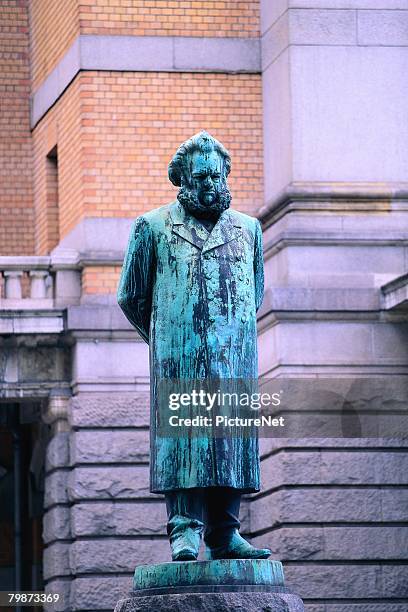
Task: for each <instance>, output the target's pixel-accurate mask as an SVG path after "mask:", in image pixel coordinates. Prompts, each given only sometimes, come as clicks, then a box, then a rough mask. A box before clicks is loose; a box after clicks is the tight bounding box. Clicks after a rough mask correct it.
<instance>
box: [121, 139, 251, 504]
mask: <svg viewBox="0 0 408 612" xmlns="http://www.w3.org/2000/svg"><path fill="white" fill-rule="evenodd" d="M195 139H196V141H194V142H198V145H197V146H196V147H195V149H194V152H193V153H191V154H189V153H188V152H187V153H186V151H188V150H189V149H188V146H187V147H186V143H185V144H184V145H182V147H180V149H179V151H178V153H177V154H176V156H175V157H174V159H173V161H172V163H171V164H170V168H169V176H170V179H171V180H172V182H173V183H174V184H176V185H178V186H181V189H180V192H179V195H178V201H176V202H173V203H171V204H168V205H166V206H162V207H161V208H158V209H156V210H153V211H150V212H148V213H146V214H144V215H142V216H141V217H139V218H138V219H136V221H135V223H134V225H133V228H132V232H131V236H130V240H129V246H128V249H127V253H126V256H125V260H124V264H123V271H122V276H121V279H120V284H119V289H118V302H119V304H120V306H121V308H122V309H123V311H124V313H125V315H126V316H127V318H128V319H129V321H130V322H131V323H132V325H134V327H135V328H136V329H137V330H138V332H139V333H140V335H141V336H142V338H143V339H144V340H145V341H146V342H148V343H149V347H150V374H151V430H150V431H151V490H152V491H153V492H157V493H159V492H165V491H170V490H175V489H185V488H191V487H209V486H223V487H234V488H237V489H240V490H242V491H243V492H244V491H246V492H252V491H258V490H259V488H260V479H259V452H258V439H257V437H256V436H255V435H254V436H253V437H248V436H245V435H244V434H243V435H242V437H239V436H236V437H233V438H216V437H213V436H208V437H203V436H201V437H196V438H187V437H186V438H183V437H177V438H176V437H174V438H171V437H160V436H158V435H157V429H158V406H159V403H160V402H159V400H160V398H159V397H158V394H159V388H160V381H162V380H164V379H171V380H177V379H183V380H186V379H187V380H205V379H217V378H218V379H226V380H232V379H251V380H253V379H256V377H257V332H256V311H257V310H258V308H259V307H260V305H261V302H262V297H263V256H262V232H261V227H260V224H259V222H258V221H257V220H256V219H254V218H252V217H250V216H248V215H245V214H243V213H239V212H237V211H234V210H231V209H229V208H228V205H229V199H228V198H230V196H229V191H228V189H227V184H226V178H227V174H228V172H229V169H230V161H229V156H228V153H227V152H226V151H225V149H224V148H223V147H222V145H220V143H217V142H216V141H214V139H212V138H211V137H210V136H209V135H208V134H205V133H202V134H201V135H199V136H198V137H197V136H196V137H195ZM189 142H190V143H191V142H193V139H191V141H189ZM214 143H216V145H214ZM187 145H188V143H187ZM183 147H184V148H183ZM190 148H191V147H190ZM191 193H198V194H201V200H202V201H203V202H204V203H205V206H210V205H211V202H212V201H213V198H214V197H215V196H214V194H215V193H218V194H221V196H220V201H221V203H223V204H225V206H224V210H222V212H221V214H219V215H218V216H217V218H216V219H215V220H213V221H211V218H208V219H206V218H203V220H202V221H203V222H202V221H200V220H199V219H198V218H197V217H196V216H194V215H193V214H189V212H188V208H187V209H186V206H185V203H186V202H190V204H191V201H192V196H191ZM189 198H190V199H189ZM194 203H195V202H194V200H193V204H194ZM204 208H205V207H204Z"/></svg>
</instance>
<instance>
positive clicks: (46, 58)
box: [29, 0, 79, 90]
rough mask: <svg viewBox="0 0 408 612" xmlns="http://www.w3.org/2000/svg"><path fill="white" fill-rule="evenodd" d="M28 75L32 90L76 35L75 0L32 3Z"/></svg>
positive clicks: (77, 16) (30, 3)
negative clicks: (29, 71)
mask: <svg viewBox="0 0 408 612" xmlns="http://www.w3.org/2000/svg"><path fill="white" fill-rule="evenodd" d="M29 5H30V42H31V75H32V86H33V89H34V90H35V89H36V88H37V87H38V86H39V85H40V84H41V83H42V81H44V79H45V78H46V77H47V76H48V74H49V73H50V72H51V70H52V69H53V68H54V67H55V65H56V64H57V63H58V62H59V60H60V59H61V58H62V57H63V55H64V53H66V51H67V50H68V49H69V47H70V46H71V45H72V43H73V41H74V40H75V38H76V36H77V35H78V34H79V13H78V0H64V2H57V1H56V0H31V1H30V2H29Z"/></svg>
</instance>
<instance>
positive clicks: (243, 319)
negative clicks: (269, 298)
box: [241, 315, 247, 323]
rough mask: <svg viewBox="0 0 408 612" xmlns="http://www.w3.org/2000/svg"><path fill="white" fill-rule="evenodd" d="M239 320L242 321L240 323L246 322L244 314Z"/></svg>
mask: <svg viewBox="0 0 408 612" xmlns="http://www.w3.org/2000/svg"><path fill="white" fill-rule="evenodd" d="M241 321H242V323H246V322H247V318H246V316H245V315H243V316H242V317H241Z"/></svg>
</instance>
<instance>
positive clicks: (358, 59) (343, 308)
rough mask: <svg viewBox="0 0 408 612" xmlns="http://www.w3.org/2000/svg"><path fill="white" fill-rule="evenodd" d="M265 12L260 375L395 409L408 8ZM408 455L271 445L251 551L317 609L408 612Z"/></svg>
mask: <svg viewBox="0 0 408 612" xmlns="http://www.w3.org/2000/svg"><path fill="white" fill-rule="evenodd" d="M261 5H262V45H263V54H262V55H263V92H264V146H265V206H264V207H263V209H262V210H261V212H260V214H261V218H262V221H263V225H264V241H265V273H266V296H265V303H264V306H263V309H262V312H261V313H260V321H259V324H260V327H259V329H260V336H259V349H260V351H259V352H260V372H261V374H263V375H268V376H272V377H275V376H278V375H279V376H284V377H303V376H306V377H317V376H319V377H332V378H336V377H350V378H356V377H359V376H360V377H368V378H369V379H370V380H371V393H367V395H366V397H365V398H364V401H365V402H366V405H367V407H370V406H372V405H373V404H372V403H373V401H374V397H377V398H381V397H384V396H385V393H388V395H389V397H394V398H397V397H398V398H399V401H400V400H401V396H400V393H399V385H401V377H402V376H404V375H405V376H406V374H407V372H408V351H407V334H408V324H407V320H406V314H404V313H403V312H401V311H399V310H398V308H391V309H390V310H389V311H386V312H385V311H384V310H383V308H382V298H381V287H382V286H383V285H384V284H386V283H389V282H391V281H392V280H393V279H396V278H398V277H400V276H401V275H403V274H404V272H405V271H406V262H407V253H408V251H407V246H406V245H407V243H406V228H407V227H408V214H407V212H408V189H407V186H408V185H407V182H406V181H407V178H406V168H407V167H408V138H407V136H408V123H407V121H406V119H404V117H406V115H407V99H408V80H407V78H406V73H407V67H408V59H407V52H408V49H407V45H408V35H407V32H408V29H407V24H408V10H407V9H408V5H407V3H406V2H399V1H394V0H390V1H385V0H384V1H381V0H364V2H361V0H347V1H345V0H344V1H343V0H336V2H331V1H328V0H327V1H325V0H297V1H296V2H295V1H294V0H293V1H292V0H280V1H278V2H270V1H269V0H264V1H263V2H262V3H261ZM379 377H385V379H386V380H387V383H386V385H385V386H384V385H382V384H380V382H379V380H380V378H379ZM370 398H371V399H370ZM370 402H371V403H370ZM406 448H407V447H406V443H404V442H403V441H401V440H390V439H388V440H385V439H375V438H371V439H361V438H354V439H347V440H346V439H336V438H326V439H321V440H311V439H302V440H298V439H296V440H290V439H289V440H285V439H281V440H279V441H273V440H266V441H264V443H263V461H262V464H263V470H262V473H263V488H264V491H265V490H266V491H268V495H265V494H264V495H263V496H260V497H255V498H254V499H253V501H252V502H251V528H252V531H253V535H254V539H253V543H254V544H256V545H257V546H270V548H272V550H274V551H275V552H276V555H277V556H278V558H280V559H282V560H283V564H284V567H285V570H286V578H287V582H288V585H289V586H291V587H292V588H294V589H295V591H296V592H298V593H299V595H301V596H302V597H303V598H304V600H305V604H306V606H307V609H308V610H309V609H310V610H313V611H314V610H320V609H321V606H323V607H324V606H325V605H326V603H327V604H330V606H332V604H333V602H334V601H336V600H337V599H339V600H341V602H342V603H341V605H340V604H339V605H338V607H336V606H335V605H334V604H333V605H334V607H333V610H334V609H336V610H340V609H341V610H343V609H344V610H345V609H346V608H347V609H348V606H352V607H353V606H356V607H359V604H358V602H359V600H360V599H361V600H362V602H361V606H362V608H363V607H364V606H366V605H367V604H365V603H364V601H366V600H367V598H370V599H371V600H372V601H373V604H372V605H373V606H374V607H378V609H381V610H382V609H386V607H388V605H392V606H396V608H395V609H396V610H398V611H400V610H401V612H402V609H403V606H404V603H401V604H397V603H396V604H391V601H392V600H393V598H396V599H397V600H398V598H404V597H406V594H407V593H406V587H405V585H406V582H407V577H406V576H407V570H406V567H407V566H406V565H405V560H406V550H407V544H406V541H405V540H404V538H405V535H404V533H405V532H404V530H403V529H402V528H401V527H400V525H399V521H401V520H403V511H402V507H403V506H401V501H402V498H403V499H406V492H405V491H402V490H401V484H402V474H403V473H404V471H405V470H406V469H407V468H406V466H407V459H408V456H407V453H406V452H404V450H406ZM404 503H406V501H405V502H404ZM391 576H393V578H391ZM308 600H313V603H312V602H310V603H309V601H308ZM348 600H350V603H348ZM401 601H402V600H401ZM404 601H405V600H404ZM351 602H352V603H351ZM370 605H371V604H370ZM374 607H373V608H372V609H374ZM370 609H371V608H370Z"/></svg>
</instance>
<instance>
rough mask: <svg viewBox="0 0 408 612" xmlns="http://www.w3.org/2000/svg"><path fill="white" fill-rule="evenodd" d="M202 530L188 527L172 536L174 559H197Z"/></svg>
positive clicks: (171, 543)
mask: <svg viewBox="0 0 408 612" xmlns="http://www.w3.org/2000/svg"><path fill="white" fill-rule="evenodd" d="M200 540H201V533H200V530H197V529H192V528H191V527H187V528H186V529H184V530H183V531H182V532H179V533H176V534H175V535H173V536H171V537H170V546H171V558H172V560H173V561H195V560H196V559H197V557H198V551H199V548H200Z"/></svg>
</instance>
